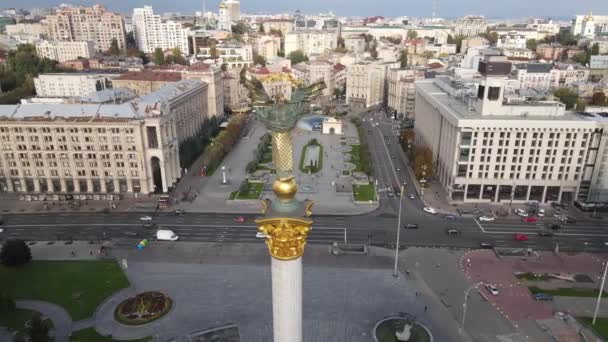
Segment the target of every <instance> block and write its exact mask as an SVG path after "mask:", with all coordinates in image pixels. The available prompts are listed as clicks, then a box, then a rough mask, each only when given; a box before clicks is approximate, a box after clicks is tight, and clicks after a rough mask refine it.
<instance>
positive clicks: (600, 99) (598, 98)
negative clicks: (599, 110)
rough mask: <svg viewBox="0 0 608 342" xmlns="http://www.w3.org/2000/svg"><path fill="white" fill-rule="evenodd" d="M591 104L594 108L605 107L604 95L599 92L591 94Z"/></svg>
mask: <svg viewBox="0 0 608 342" xmlns="http://www.w3.org/2000/svg"><path fill="white" fill-rule="evenodd" d="M591 104H592V105H594V106H605V105H607V104H608V101H606V94H604V93H603V92H601V91H599V92H597V93H595V94H593V97H592V98H591Z"/></svg>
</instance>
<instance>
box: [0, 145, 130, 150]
mask: <svg viewBox="0 0 608 342" xmlns="http://www.w3.org/2000/svg"><path fill="white" fill-rule="evenodd" d="M57 148H58V150H60V151H69V150H73V151H83V149H82V146H80V145H72V148H71V149H70V148H69V146H68V145H58V146H57ZM2 149H3V150H12V148H11V146H10V145H2ZM16 149H17V150H18V151H27V150H33V151H41V150H42V148H40V146H39V145H30V146H29V148H28V146H27V145H21V144H18V145H17V148H16ZM44 150H45V151H54V150H55V145H45V146H44ZM99 150H100V151H110V147H109V146H108V145H101V146H99ZM122 150H123V146H122V145H113V146H112V151H122ZM126 150H127V151H137V148H136V147H135V146H134V145H131V146H127V149H126ZM84 151H95V146H94V145H86V146H85V148H84Z"/></svg>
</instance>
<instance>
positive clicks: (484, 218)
mask: <svg viewBox="0 0 608 342" xmlns="http://www.w3.org/2000/svg"><path fill="white" fill-rule="evenodd" d="M495 219H496V218H495V217H494V216H479V221H484V222H492V221H494V220H495Z"/></svg>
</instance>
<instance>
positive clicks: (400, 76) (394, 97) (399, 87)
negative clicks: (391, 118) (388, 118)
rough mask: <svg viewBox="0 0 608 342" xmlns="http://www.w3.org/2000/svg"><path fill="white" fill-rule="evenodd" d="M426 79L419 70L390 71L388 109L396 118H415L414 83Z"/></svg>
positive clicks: (392, 69)
mask: <svg viewBox="0 0 608 342" xmlns="http://www.w3.org/2000/svg"><path fill="white" fill-rule="evenodd" d="M421 78H424V73H423V72H421V71H420V70H418V69H400V68H390V69H389V70H388V103H387V105H388V108H389V110H390V111H392V112H393V113H394V114H395V116H396V117H407V118H411V119H413V118H414V114H415V111H414V108H415V102H416V88H415V87H414V82H415V81H416V80H419V79H421Z"/></svg>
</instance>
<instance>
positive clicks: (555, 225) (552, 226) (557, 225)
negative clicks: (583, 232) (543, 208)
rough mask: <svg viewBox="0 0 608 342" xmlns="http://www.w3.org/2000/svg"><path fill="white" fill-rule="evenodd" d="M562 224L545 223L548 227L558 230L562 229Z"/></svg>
mask: <svg viewBox="0 0 608 342" xmlns="http://www.w3.org/2000/svg"><path fill="white" fill-rule="evenodd" d="M561 227H562V226H560V225H559V224H556V223H550V224H548V225H545V228H546V229H551V230H558V229H560V228H561Z"/></svg>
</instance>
